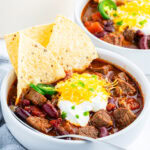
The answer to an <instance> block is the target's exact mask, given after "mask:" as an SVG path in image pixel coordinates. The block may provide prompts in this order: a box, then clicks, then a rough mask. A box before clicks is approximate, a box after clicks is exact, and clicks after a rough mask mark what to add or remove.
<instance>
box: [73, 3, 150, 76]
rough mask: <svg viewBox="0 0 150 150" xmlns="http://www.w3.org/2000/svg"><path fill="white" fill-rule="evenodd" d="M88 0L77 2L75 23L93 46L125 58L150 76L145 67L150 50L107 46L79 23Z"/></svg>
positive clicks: (148, 70)
mask: <svg viewBox="0 0 150 150" xmlns="http://www.w3.org/2000/svg"><path fill="white" fill-rule="evenodd" d="M88 1H89V0H78V1H77V3H76V7H75V15H74V17H75V22H76V23H77V24H78V25H79V26H80V27H81V28H82V29H83V30H84V31H85V32H86V33H87V35H88V36H89V37H90V38H91V40H92V41H93V43H94V44H95V46H97V47H100V48H104V49H107V50H110V51H113V52H116V53H119V54H121V55H123V56H125V57H126V58H128V59H130V60H131V61H133V62H134V63H135V64H136V65H137V66H139V67H140V68H141V69H142V70H143V71H144V73H145V74H147V75H148V74H150V69H148V68H147V66H150V50H144V49H130V48H124V47H120V46H115V45H112V44H109V43H107V42H104V41H102V40H100V39H98V38H97V37H95V36H94V35H93V34H91V33H90V32H89V31H88V30H87V29H86V28H85V26H84V25H83V23H82V21H81V14H82V11H83V9H84V7H85V5H86V4H87V3H88Z"/></svg>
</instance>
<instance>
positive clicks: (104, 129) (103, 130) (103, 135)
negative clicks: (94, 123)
mask: <svg viewBox="0 0 150 150" xmlns="http://www.w3.org/2000/svg"><path fill="white" fill-rule="evenodd" d="M108 135H109V133H108V131H107V128H106V127H101V128H100V134H99V136H100V137H105V136H108Z"/></svg>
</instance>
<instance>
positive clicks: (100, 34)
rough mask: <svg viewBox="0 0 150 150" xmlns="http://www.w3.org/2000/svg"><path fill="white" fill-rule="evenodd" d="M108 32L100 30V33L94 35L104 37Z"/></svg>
mask: <svg viewBox="0 0 150 150" xmlns="http://www.w3.org/2000/svg"><path fill="white" fill-rule="evenodd" d="M106 34H107V32H105V31H102V32H99V33H95V34H94V35H95V36H96V37H97V38H102V37H104V36H105V35H106Z"/></svg>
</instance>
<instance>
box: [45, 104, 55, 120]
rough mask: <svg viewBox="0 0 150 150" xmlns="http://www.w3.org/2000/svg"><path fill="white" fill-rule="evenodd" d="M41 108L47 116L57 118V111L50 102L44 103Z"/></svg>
mask: <svg viewBox="0 0 150 150" xmlns="http://www.w3.org/2000/svg"><path fill="white" fill-rule="evenodd" d="M42 108H43V110H44V111H45V112H46V113H47V115H48V116H49V117H52V118H58V111H57V109H56V108H55V107H54V106H53V105H52V104H44V105H43V106H42Z"/></svg>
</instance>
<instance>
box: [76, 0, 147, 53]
mask: <svg viewBox="0 0 150 150" xmlns="http://www.w3.org/2000/svg"><path fill="white" fill-rule="evenodd" d="M88 2H89V0H77V2H76V5H75V9H74V17H75V20H76V21H77V23H78V24H79V26H80V27H81V28H82V29H83V30H84V31H85V32H86V33H87V34H88V35H89V36H90V37H91V38H93V39H94V40H95V41H96V42H97V43H98V42H99V43H102V44H103V45H105V46H107V47H109V48H112V49H113V48H116V49H121V50H123V51H129V52H131V51H135V52H144V53H145V52H149V50H150V49H132V48H126V47H121V46H118V45H113V44H110V43H107V42H105V41H103V40H100V39H98V38H97V37H96V36H94V35H93V34H92V33H90V32H89V31H88V30H87V28H86V27H85V26H84V25H83V22H82V21H81V15H82V11H83V9H84V7H85V5H86V4H87V3H88Z"/></svg>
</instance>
